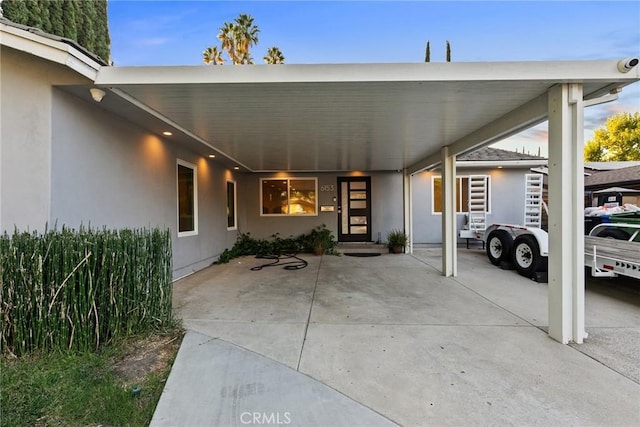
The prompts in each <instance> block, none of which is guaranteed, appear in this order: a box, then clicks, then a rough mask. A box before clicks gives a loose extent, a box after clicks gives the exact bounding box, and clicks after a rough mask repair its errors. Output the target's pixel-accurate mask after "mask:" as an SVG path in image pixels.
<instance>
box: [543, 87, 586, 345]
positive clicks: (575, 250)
mask: <svg viewBox="0 0 640 427" xmlns="http://www.w3.org/2000/svg"><path fill="white" fill-rule="evenodd" d="M548 99H549V101H548V102H549V291H548V292H549V294H548V295H549V297H548V298H549V336H551V338H553V339H555V340H557V341H560V342H561V343H563V344H567V343H568V342H570V341H573V342H575V343H578V344H580V343H582V342H583V340H584V338H585V336H586V333H585V330H584V207H583V205H584V197H583V195H584V160H583V157H582V156H583V150H584V143H583V139H584V137H583V125H584V117H583V113H584V105H583V93H582V85H580V84H562V85H556V86H554V87H552V88H551V89H549V98H548Z"/></svg>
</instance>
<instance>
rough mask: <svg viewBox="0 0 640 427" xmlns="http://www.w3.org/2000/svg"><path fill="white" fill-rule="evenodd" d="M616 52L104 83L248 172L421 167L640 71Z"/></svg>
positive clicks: (194, 69)
mask: <svg viewBox="0 0 640 427" xmlns="http://www.w3.org/2000/svg"><path fill="white" fill-rule="evenodd" d="M617 63H618V61H616V60H609V61H570V62H502V63H464V62H458V63H412V64H330V65H252V66H190V67H103V68H101V69H100V71H99V73H98V76H97V79H96V85H98V86H101V87H104V88H107V89H108V90H113V91H114V94H115V95H117V96H118V97H120V98H121V99H123V100H125V101H127V102H130V101H131V100H135V101H134V102H137V103H139V104H140V105H143V106H145V108H146V109H147V110H148V111H147V114H148V113H149V112H151V114H153V115H154V116H156V117H160V118H161V117H164V118H166V119H167V120H166V124H168V125H170V126H175V127H176V128H177V129H179V131H180V132H183V133H186V134H189V135H192V136H193V137H194V138H196V139H197V140H199V141H201V143H202V144H203V146H204V147H205V149H206V150H214V151H215V152H217V153H222V154H224V155H225V156H226V157H227V158H229V159H231V160H232V161H234V162H236V163H238V164H240V165H242V166H243V167H244V168H246V170H248V171H260V172H265V171H283V170H285V171H348V170H368V171H373V170H407V171H408V172H410V173H415V172H418V171H420V170H423V169H427V168H432V167H434V166H436V165H437V164H438V163H439V161H440V148H441V147H442V146H449V147H450V149H451V150H450V151H451V152H452V153H455V154H463V153H465V152H468V151H471V150H473V149H476V148H478V147H480V146H484V145H487V144H489V143H492V142H495V141H497V140H500V139H503V138H506V137H508V136H510V135H513V134H515V133H517V132H520V131H522V130H524V129H526V128H528V127H531V126H533V125H535V124H538V123H540V122H542V121H544V120H546V118H547V111H548V101H547V92H548V90H549V88H550V87H552V86H554V85H557V84H562V83H579V84H582V85H583V87H584V94H585V96H584V98H585V99H586V100H590V99H595V98H598V97H601V96H603V95H604V96H606V95H608V94H609V93H610V92H616V91H618V90H619V88H622V87H623V86H625V85H628V84H631V83H633V82H634V81H638V80H639V79H640V73H639V72H638V67H636V68H635V69H634V70H632V71H631V72H628V73H621V72H620V71H619V70H618V68H617ZM129 118H130V119H132V120H134V121H135V120H137V118H136V117H135V116H133V117H132V116H129ZM140 120H142V119H140ZM156 131H157V132H159V131H160V129H157V130H156Z"/></svg>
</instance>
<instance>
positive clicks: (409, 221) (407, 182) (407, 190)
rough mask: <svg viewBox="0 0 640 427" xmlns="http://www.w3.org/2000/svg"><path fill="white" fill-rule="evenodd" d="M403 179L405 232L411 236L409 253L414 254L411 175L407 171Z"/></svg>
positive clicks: (408, 247) (408, 245)
mask: <svg viewBox="0 0 640 427" xmlns="http://www.w3.org/2000/svg"><path fill="white" fill-rule="evenodd" d="M402 177H403V184H404V185H403V190H404V232H405V233H407V235H408V236H409V243H408V244H407V253H410V254H412V253H413V218H412V216H411V212H412V206H411V204H412V201H413V194H412V192H411V175H410V174H409V172H408V171H407V170H406V169H405V170H404V171H403V174H402Z"/></svg>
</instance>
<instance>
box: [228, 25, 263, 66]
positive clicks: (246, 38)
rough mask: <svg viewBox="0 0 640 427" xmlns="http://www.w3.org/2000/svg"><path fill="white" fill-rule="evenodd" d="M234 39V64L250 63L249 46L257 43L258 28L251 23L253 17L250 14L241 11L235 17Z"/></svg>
mask: <svg viewBox="0 0 640 427" xmlns="http://www.w3.org/2000/svg"><path fill="white" fill-rule="evenodd" d="M235 22H236V24H235V26H234V31H233V33H234V34H233V35H234V39H235V44H236V46H235V47H236V54H237V59H238V61H237V62H234V64H252V63H253V61H252V59H251V54H250V50H251V46H253V45H255V44H256V43H258V33H259V32H260V30H259V29H258V27H257V26H255V25H253V18H252V17H251V16H250V15H247V14H245V13H241V14H240V15H239V16H238V17H237V18H236V19H235Z"/></svg>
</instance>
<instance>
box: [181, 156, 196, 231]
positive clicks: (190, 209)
mask: <svg viewBox="0 0 640 427" xmlns="http://www.w3.org/2000/svg"><path fill="white" fill-rule="evenodd" d="M177 166H178V168H177V170H178V173H177V175H178V237H182V236H194V235H196V234H198V182H197V175H198V173H197V168H196V166H195V165H193V164H191V163H187V162H185V161H183V160H180V159H178V164H177Z"/></svg>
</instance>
